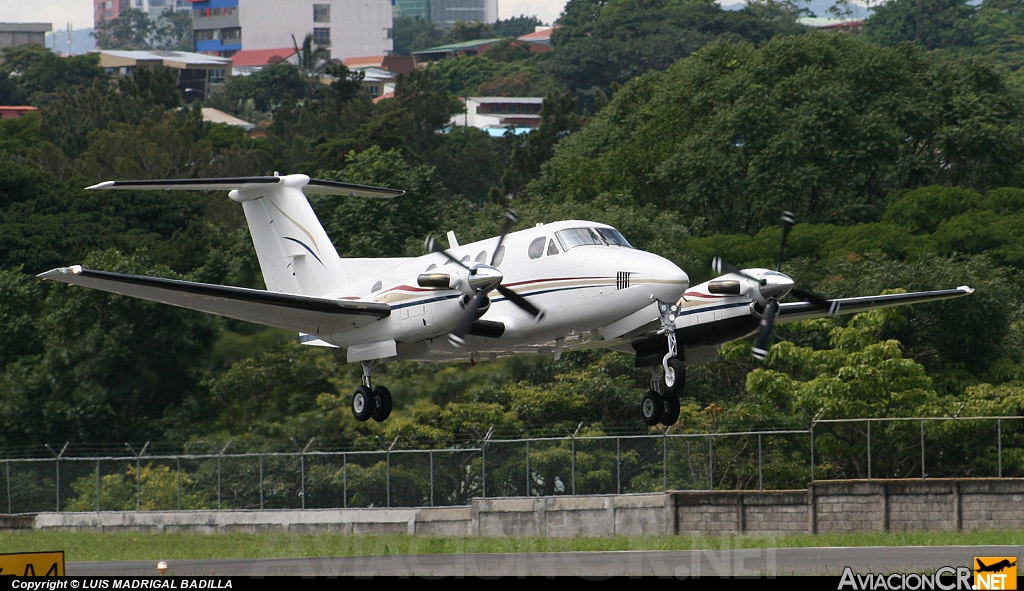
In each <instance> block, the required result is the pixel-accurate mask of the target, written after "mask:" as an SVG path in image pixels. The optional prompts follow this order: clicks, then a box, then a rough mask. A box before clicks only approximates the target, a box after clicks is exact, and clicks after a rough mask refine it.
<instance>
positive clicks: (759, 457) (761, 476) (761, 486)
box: [757, 433, 764, 491]
mask: <svg viewBox="0 0 1024 591" xmlns="http://www.w3.org/2000/svg"><path fill="white" fill-rule="evenodd" d="M762 462H763V455H762V453H761V434H760V433H758V434H757V490H762V491H763V490H764V473H763V470H762V469H761V465H762Z"/></svg>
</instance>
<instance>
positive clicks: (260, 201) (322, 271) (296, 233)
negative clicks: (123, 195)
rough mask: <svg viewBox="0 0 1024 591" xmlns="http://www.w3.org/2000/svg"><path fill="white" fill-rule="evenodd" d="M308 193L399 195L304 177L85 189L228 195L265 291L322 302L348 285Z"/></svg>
mask: <svg viewBox="0 0 1024 591" xmlns="http://www.w3.org/2000/svg"><path fill="white" fill-rule="evenodd" d="M303 188H305V190H306V191H307V192H311V193H325V194H331V195H345V196H353V197H397V196H399V195H402V194H403V193H404V191H399V190H395V189H385V188H379V187H367V186H363V185H354V184H351V183H340V182H334V181H321V180H310V178H309V177H308V176H306V175H304V174H293V175H287V176H272V177H240V178H222V179H171V180H155V181H108V182H105V183H100V184H98V185H94V186H92V187H89V189H165V190H181V189H188V190H201V191H209V190H218V189H219V190H230V191H231V192H230V193H229V194H228V195H229V197H231V199H233V200H234V201H238V202H239V203H241V204H242V208H243V209H244V210H245V219H246V221H247V222H248V224H249V232H250V233H251V234H252V241H253V245H254V246H255V247H256V255H257V257H259V261H260V268H261V270H262V271H263V279H264V281H265V282H266V284H267V290H269V291H273V292H284V293H293V294H302V295H309V296H326V295H330V294H331V293H333V292H335V291H337V290H338V289H340V288H341V287H343V286H344V285H346V284H348V283H350V278H349V277H348V274H347V273H346V272H345V268H344V265H343V264H342V260H341V258H340V257H339V256H338V252H337V251H336V250H335V249H334V245H333V244H332V243H331V239H330V237H328V236H327V232H325V231H324V228H323V226H322V225H321V224H320V221H319V220H318V219H317V217H316V214H315V213H314V212H313V208H312V207H310V205H309V200H307V199H306V195H305V194H304V193H303Z"/></svg>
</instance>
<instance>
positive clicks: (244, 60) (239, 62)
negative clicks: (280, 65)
mask: <svg viewBox="0 0 1024 591" xmlns="http://www.w3.org/2000/svg"><path fill="white" fill-rule="evenodd" d="M295 53H296V51H295V48H294V47H280V48H277V49H243V50H242V51H239V52H237V53H235V55H233V56H231V65H233V66H234V67H236V68H252V67H261V66H267V65H270V64H273V63H277V62H279V61H281V60H286V59H288V58H290V57H291V56H293V55H295Z"/></svg>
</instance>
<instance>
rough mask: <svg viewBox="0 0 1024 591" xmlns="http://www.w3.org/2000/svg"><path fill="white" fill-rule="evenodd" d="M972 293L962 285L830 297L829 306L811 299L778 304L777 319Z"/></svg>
mask: <svg viewBox="0 0 1024 591" xmlns="http://www.w3.org/2000/svg"><path fill="white" fill-rule="evenodd" d="M972 293H974V290H973V289H971V288H970V287H967V286H966V285H962V286H960V287H958V288H956V289H940V290H937V291H915V292H912V293H894V294H888V295H877V296H861V297H856V298H837V299H834V300H828V302H829V303H830V304H831V306H830V307H829V308H828V309H822V308H820V307H818V306H815V305H814V304H812V303H810V302H792V303H790V302H787V303H784V304H780V305H779V314H778V317H777V320H776V322H794V321H797V320H807V319H808V318H822V317H824V316H835V315H837V314H855V313H857V312H863V311H865V310H871V309H874V308H891V307H893V306H906V305H908V304H919V303H921V302H930V301H933V300H947V299H950V298H958V297H961V296H965V295H970V294H972Z"/></svg>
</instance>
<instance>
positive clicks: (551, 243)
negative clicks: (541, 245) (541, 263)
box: [548, 240, 561, 256]
mask: <svg viewBox="0 0 1024 591" xmlns="http://www.w3.org/2000/svg"><path fill="white" fill-rule="evenodd" d="M559 252H561V251H560V250H558V246H556V245H555V241H554V240H551V241H549V242H548V256H550V255H554V254H558V253H559Z"/></svg>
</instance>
